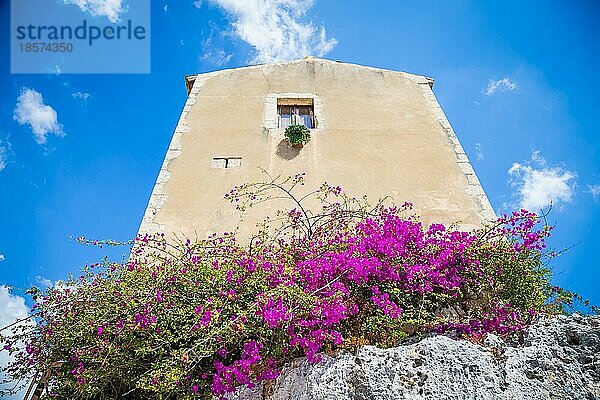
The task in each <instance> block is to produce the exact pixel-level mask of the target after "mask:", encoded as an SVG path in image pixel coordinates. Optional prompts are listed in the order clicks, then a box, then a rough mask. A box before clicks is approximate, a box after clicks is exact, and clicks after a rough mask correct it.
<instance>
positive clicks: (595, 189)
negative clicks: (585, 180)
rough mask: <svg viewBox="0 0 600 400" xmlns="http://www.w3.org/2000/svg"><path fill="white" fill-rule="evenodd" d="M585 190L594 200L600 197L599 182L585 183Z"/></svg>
mask: <svg viewBox="0 0 600 400" xmlns="http://www.w3.org/2000/svg"><path fill="white" fill-rule="evenodd" d="M587 192H588V193H589V194H591V195H592V197H593V198H594V200H598V199H600V184H598V183H597V184H595V185H587Z"/></svg>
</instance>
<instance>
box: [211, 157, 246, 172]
mask: <svg viewBox="0 0 600 400" xmlns="http://www.w3.org/2000/svg"><path fill="white" fill-rule="evenodd" d="M241 165H242V157H213V159H212V161H211V163H210V167H211V168H222V169H226V168H239V167H240V166H241Z"/></svg>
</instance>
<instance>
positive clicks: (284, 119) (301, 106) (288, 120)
mask: <svg viewBox="0 0 600 400" xmlns="http://www.w3.org/2000/svg"><path fill="white" fill-rule="evenodd" d="M277 121H278V124H277V125H278V127H279V128H282V129H285V128H287V127H288V126H290V125H293V124H298V125H304V126H306V127H307V128H309V129H313V128H314V127H315V106H314V103H313V99H309V98H307V99H277Z"/></svg>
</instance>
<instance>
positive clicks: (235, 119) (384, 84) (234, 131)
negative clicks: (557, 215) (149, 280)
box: [140, 59, 493, 238]
mask: <svg viewBox="0 0 600 400" xmlns="http://www.w3.org/2000/svg"><path fill="white" fill-rule="evenodd" d="M431 84H432V81H431V80H430V79H429V78H425V77H422V76H417V75H411V74H407V73H402V72H395V71H388V70H380V69H376V68H369V67H363V66H357V65H352V64H345V63H338V62H333V61H328V60H321V59H308V60H298V61H292V62H289V63H277V64H269V65H261V66H253V67H246V68H238V69H232V70H224V71H217V72H213V73H209V74H201V75H198V76H197V77H196V78H195V81H194V82H193V87H192V89H191V92H190V96H189V98H188V101H187V103H186V105H185V107H184V111H183V113H182V116H181V119H180V121H179V124H178V126H177V129H176V132H175V134H174V137H173V141H172V143H171V146H170V148H169V150H168V152H167V157H166V159H165V162H164V164H163V167H162V169H161V171H160V174H159V177H158V180H157V184H156V186H155V188H154V191H153V194H152V197H151V199H150V203H149V206H148V210H147V211H146V214H145V216H144V220H143V222H142V226H141V227H140V232H141V233H145V232H164V233H173V232H177V233H184V234H185V235H187V236H189V237H192V238H193V237H194V236H196V235H197V236H198V237H204V236H206V235H207V234H209V233H212V232H222V231H229V230H232V229H234V228H235V227H237V226H240V230H241V234H242V235H243V236H245V237H247V236H248V235H249V234H250V233H251V232H253V231H254V224H255V223H256V222H257V221H258V220H260V219H262V217H263V216H264V215H266V214H269V213H272V212H273V211H274V209H276V208H279V207H283V206H284V205H282V204H281V203H277V204H271V205H268V206H266V207H262V208H261V209H258V210H255V211H254V212H253V213H252V214H251V215H249V216H247V217H246V220H245V221H244V222H242V223H241V224H240V215H239V213H238V212H237V211H235V210H234V208H233V207H232V206H231V205H228V204H227V203H226V202H225V201H224V200H223V195H224V194H225V193H226V192H227V191H228V190H229V189H230V188H231V187H233V186H234V185H238V184H240V183H243V182H255V181H259V180H262V179H265V176H264V175H263V174H262V173H261V171H260V169H259V167H261V168H264V169H265V170H267V171H268V172H269V173H270V174H271V175H277V174H283V175H285V176H287V175H292V174H296V173H301V172H306V174H307V184H306V186H305V188H306V189H305V190H308V189H313V188H316V187H318V186H319V185H320V184H321V183H322V182H323V181H327V182H328V183H330V184H335V185H340V186H342V187H343V188H344V189H345V190H347V191H348V192H350V193H352V194H354V195H356V196H362V195H363V194H366V195H368V196H369V198H372V199H373V200H375V199H377V198H378V197H381V196H386V195H391V196H393V197H394V198H395V199H396V200H397V201H398V202H400V203H401V202H404V201H411V202H413V203H414V204H415V207H416V209H417V211H418V212H419V213H420V214H421V215H422V216H423V220H424V222H425V223H431V222H444V223H453V222H458V223H461V224H463V225H464V226H465V227H466V228H469V227H473V226H477V225H479V224H481V222H482V221H484V220H487V219H491V218H493V211H492V209H491V207H490V205H489V202H488V200H487V197H486V196H485V193H484V192H483V190H482V189H481V186H480V184H479V181H478V180H477V177H476V176H475V173H474V171H473V169H472V168H471V166H470V164H469V162H468V159H467V157H466V155H465V154H464V151H463V150H462V147H461V146H460V143H459V142H458V139H457V138H456V136H455V135H454V132H453V131H452V128H451V127H450V124H449V123H448V121H447V119H446V117H445V116H444V114H443V112H442V110H441V108H440V107H439V105H438V103H437V101H436V100H435V97H434V95H433V92H432V89H431ZM278 94H282V95H281V97H290V96H291V95H293V94H298V95H299V96H314V97H315V98H316V100H315V111H316V113H317V118H318V120H319V125H318V129H315V130H313V132H312V140H311V142H310V143H309V144H307V145H306V146H305V147H304V148H303V149H302V150H300V151H296V152H294V151H292V150H291V149H289V148H288V147H287V145H286V143H285V141H284V140H283V139H284V137H283V131H282V130H278V129H275V122H274V121H273V117H274V116H275V117H276V114H275V115H274V113H275V109H274V104H276V101H273V99H276V98H277V97H278ZM283 94H285V95H283ZM269 99H270V100H269ZM230 156H231V157H233V156H239V157H242V165H241V168H233V169H214V168H210V165H211V160H212V158H213V157H230Z"/></svg>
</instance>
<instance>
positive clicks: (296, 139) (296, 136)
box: [285, 124, 310, 149]
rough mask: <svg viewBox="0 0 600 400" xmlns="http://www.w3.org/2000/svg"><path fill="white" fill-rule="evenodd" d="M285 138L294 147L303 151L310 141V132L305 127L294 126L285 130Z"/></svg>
mask: <svg viewBox="0 0 600 400" xmlns="http://www.w3.org/2000/svg"><path fill="white" fill-rule="evenodd" d="M285 137H286V138H288V140H289V141H290V145H291V146H292V147H295V148H298V149H301V148H302V147H304V144H305V143H308V142H309V141H310V131H309V130H308V128H307V127H305V126H304V125H299V124H293V125H290V126H288V127H287V128H285Z"/></svg>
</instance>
